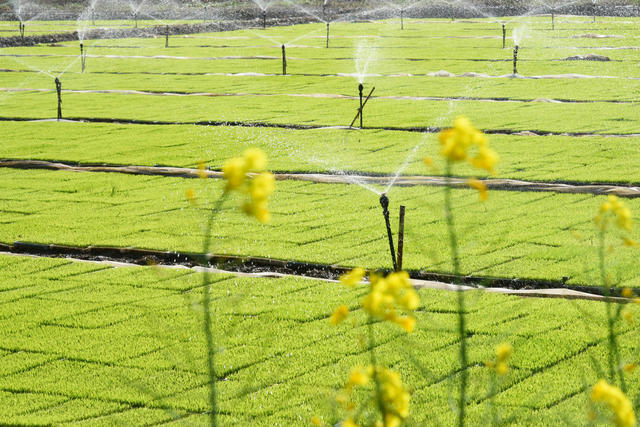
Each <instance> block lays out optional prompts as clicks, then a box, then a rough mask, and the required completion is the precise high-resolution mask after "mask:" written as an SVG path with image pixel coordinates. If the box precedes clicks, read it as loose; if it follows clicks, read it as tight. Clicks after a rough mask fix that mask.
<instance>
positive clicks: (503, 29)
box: [502, 24, 507, 49]
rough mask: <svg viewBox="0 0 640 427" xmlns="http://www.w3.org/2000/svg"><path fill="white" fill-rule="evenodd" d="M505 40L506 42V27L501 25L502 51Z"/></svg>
mask: <svg viewBox="0 0 640 427" xmlns="http://www.w3.org/2000/svg"><path fill="white" fill-rule="evenodd" d="M506 40H507V27H506V26H505V25H504V24H502V48H503V49H504V48H505V46H506V44H505V43H506Z"/></svg>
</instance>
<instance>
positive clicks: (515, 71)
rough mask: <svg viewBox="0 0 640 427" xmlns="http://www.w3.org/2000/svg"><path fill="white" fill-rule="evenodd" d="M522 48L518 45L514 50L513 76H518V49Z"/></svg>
mask: <svg viewBox="0 0 640 427" xmlns="http://www.w3.org/2000/svg"><path fill="white" fill-rule="evenodd" d="M519 48H520V47H519V46H518V45H516V47H514V48H513V75H516V74H518V49H519Z"/></svg>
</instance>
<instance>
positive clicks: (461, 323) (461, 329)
mask: <svg viewBox="0 0 640 427" xmlns="http://www.w3.org/2000/svg"><path fill="white" fill-rule="evenodd" d="M451 166H452V165H451V161H449V160H447V165H446V171H445V176H446V185H445V186H444V211H445V217H446V221H447V231H448V233H449V245H450V246H451V261H452V262H453V274H454V277H457V276H459V275H460V258H459V254H458V238H457V236H456V233H455V228H454V221H453V211H452V204H451ZM457 293H458V334H459V336H460V369H461V371H460V399H459V401H458V426H460V427H463V426H464V418H465V402H466V400H467V381H468V373H467V365H468V361H467V339H466V338H467V332H466V325H465V320H466V319H465V314H464V310H465V306H464V291H463V290H462V289H461V288H460V289H458V292H457Z"/></svg>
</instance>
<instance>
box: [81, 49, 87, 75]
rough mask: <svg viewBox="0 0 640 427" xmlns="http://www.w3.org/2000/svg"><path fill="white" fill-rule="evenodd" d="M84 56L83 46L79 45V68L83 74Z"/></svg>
mask: <svg viewBox="0 0 640 427" xmlns="http://www.w3.org/2000/svg"><path fill="white" fill-rule="evenodd" d="M85 59H86V57H85V54H84V44H83V43H80V67H81V69H82V72H83V73H84V67H85Z"/></svg>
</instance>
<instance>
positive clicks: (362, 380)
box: [344, 366, 369, 391]
mask: <svg viewBox="0 0 640 427" xmlns="http://www.w3.org/2000/svg"><path fill="white" fill-rule="evenodd" d="M368 382H369V373H368V371H367V369H366V368H363V367H362V366H355V367H353V368H351V373H350V374H349V381H348V382H347V384H346V385H345V386H344V388H345V389H346V390H347V391H351V389H352V388H353V387H355V386H357V385H366V384H367V383H368Z"/></svg>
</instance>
